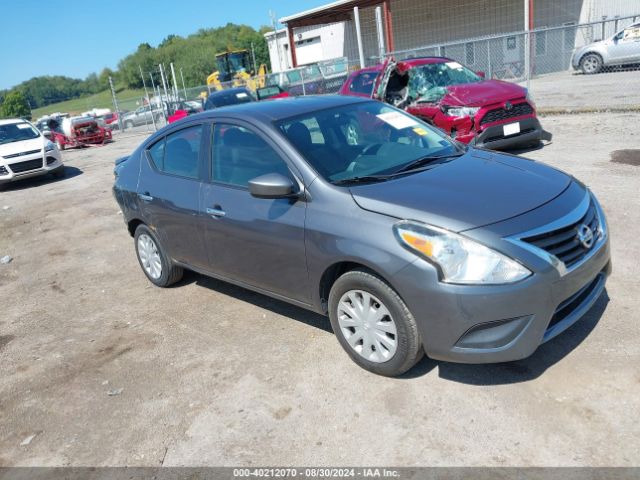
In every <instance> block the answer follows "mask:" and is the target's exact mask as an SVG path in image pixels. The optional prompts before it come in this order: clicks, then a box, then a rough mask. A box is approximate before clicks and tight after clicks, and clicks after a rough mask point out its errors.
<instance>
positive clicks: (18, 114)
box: [0, 90, 31, 119]
mask: <svg viewBox="0 0 640 480" xmlns="http://www.w3.org/2000/svg"><path fill="white" fill-rule="evenodd" d="M0 116H1V117H4V118H29V119H30V118H31V108H30V107H29V102H28V101H27V98H26V97H25V96H24V95H23V94H22V92H21V91H20V90H14V91H13V92H10V93H8V94H7V96H6V97H4V101H3V102H2V105H1V106H0Z"/></svg>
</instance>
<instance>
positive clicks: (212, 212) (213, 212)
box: [207, 205, 227, 218]
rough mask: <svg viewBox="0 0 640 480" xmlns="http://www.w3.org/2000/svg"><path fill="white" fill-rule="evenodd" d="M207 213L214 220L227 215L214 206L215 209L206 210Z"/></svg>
mask: <svg viewBox="0 0 640 480" xmlns="http://www.w3.org/2000/svg"><path fill="white" fill-rule="evenodd" d="M207 213H208V214H209V215H211V216H212V217H216V218H219V217H224V216H225V215H226V214H227V212H225V211H224V210H222V209H221V208H220V207H219V206H218V205H216V206H215V208H207Z"/></svg>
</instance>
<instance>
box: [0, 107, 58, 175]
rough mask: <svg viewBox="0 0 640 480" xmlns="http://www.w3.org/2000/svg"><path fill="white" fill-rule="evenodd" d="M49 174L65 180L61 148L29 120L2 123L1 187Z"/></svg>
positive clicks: (10, 120) (0, 139)
mask: <svg viewBox="0 0 640 480" xmlns="http://www.w3.org/2000/svg"><path fill="white" fill-rule="evenodd" d="M48 173H51V174H53V175H54V176H56V177H62V176H64V165H63V163H62V156H61V155H60V152H59V151H58V147H56V145H55V144H54V143H52V142H51V141H49V140H48V139H47V138H46V137H45V136H44V135H42V133H40V131H39V130H38V129H37V128H36V127H34V126H33V125H32V124H31V123H30V122H27V121H26V120H21V119H18V118H14V119H9V120H0V185H2V184H4V183H8V182H12V181H14V180H20V179H21V178H28V177H35V176H38V175H47V174H48Z"/></svg>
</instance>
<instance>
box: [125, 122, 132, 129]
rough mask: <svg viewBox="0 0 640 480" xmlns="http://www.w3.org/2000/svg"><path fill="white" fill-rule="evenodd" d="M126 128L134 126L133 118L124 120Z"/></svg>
mask: <svg viewBox="0 0 640 480" xmlns="http://www.w3.org/2000/svg"><path fill="white" fill-rule="evenodd" d="M124 128H133V122H132V121H131V120H128V121H126V122H124Z"/></svg>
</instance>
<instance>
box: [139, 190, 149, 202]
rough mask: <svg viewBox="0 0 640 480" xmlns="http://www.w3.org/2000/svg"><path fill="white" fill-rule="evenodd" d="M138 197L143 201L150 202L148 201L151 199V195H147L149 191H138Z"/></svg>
mask: <svg viewBox="0 0 640 480" xmlns="http://www.w3.org/2000/svg"><path fill="white" fill-rule="evenodd" d="M138 198H139V199H140V200H144V201H145V202H150V201H152V200H153V197H152V196H151V195H149V192H145V193H139V194H138Z"/></svg>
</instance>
